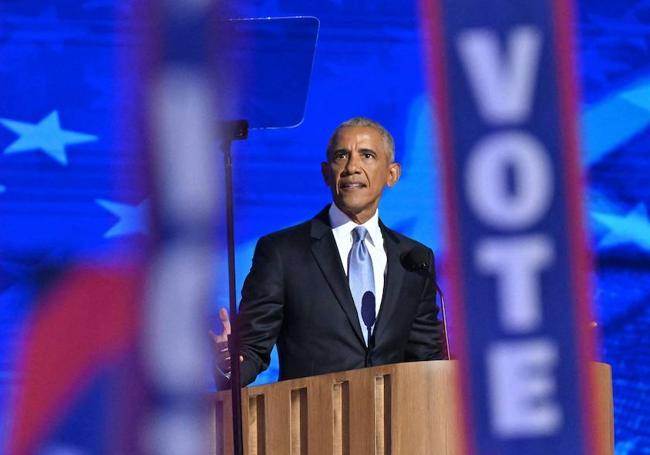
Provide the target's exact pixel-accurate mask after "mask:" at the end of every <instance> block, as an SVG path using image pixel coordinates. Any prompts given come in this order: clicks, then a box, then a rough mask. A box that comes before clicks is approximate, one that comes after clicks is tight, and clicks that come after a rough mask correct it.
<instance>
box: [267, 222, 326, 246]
mask: <svg viewBox="0 0 650 455" xmlns="http://www.w3.org/2000/svg"><path fill="white" fill-rule="evenodd" d="M312 221H313V220H311V219H310V220H307V221H303V222H302V223H299V224H294V225H293V226H289V227H286V228H282V229H280V230H278V231H274V232H270V233H268V234H266V235H264V236H262V237H261V239H269V240H273V241H283V240H291V239H296V238H301V237H303V236H306V235H309V232H310V230H311V224H312Z"/></svg>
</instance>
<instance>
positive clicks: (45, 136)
mask: <svg viewBox="0 0 650 455" xmlns="http://www.w3.org/2000/svg"><path fill="white" fill-rule="evenodd" d="M0 123H1V124H2V125H4V126H5V127H7V128H9V129H10V130H11V131H13V132H14V133H16V134H18V136H19V137H18V139H16V140H15V141H14V142H13V143H12V144H11V145H9V146H8V147H7V148H6V149H5V151H4V152H5V153H24V152H30V151H33V150H41V151H43V152H45V153H46V154H48V155H49V156H51V157H52V158H54V159H55V160H56V161H58V162H59V163H61V164H63V165H64V166H65V165H66V164H67V163H68V157H67V155H66V150H65V147H66V145H71V144H81V143H84V142H93V141H96V140H97V136H93V135H92V134H84V133H78V132H76V131H68V130H64V129H61V124H60V123H59V113H58V112H57V111H52V112H51V113H50V114H49V115H48V116H47V117H45V118H44V119H43V120H41V121H40V122H38V123H36V124H34V123H24V122H18V121H15V120H9V119H0Z"/></svg>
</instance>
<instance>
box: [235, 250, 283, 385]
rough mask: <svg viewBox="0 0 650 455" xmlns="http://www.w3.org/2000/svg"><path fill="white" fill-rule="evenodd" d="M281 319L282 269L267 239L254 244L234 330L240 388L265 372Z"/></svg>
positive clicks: (276, 253)
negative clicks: (241, 360)
mask: <svg viewBox="0 0 650 455" xmlns="http://www.w3.org/2000/svg"><path fill="white" fill-rule="evenodd" d="M283 316H284V267H283V264H282V260H281V257H280V254H279V252H278V251H277V248H275V246H274V245H273V241H272V240H271V238H269V237H262V238H260V240H259V241H258V242H257V246H256V247H255V253H254V255H253V265H252V267H251V271H250V272H249V274H248V276H247V277H246V281H245V282H244V286H243V288H242V300H241V304H240V306H239V315H238V318H237V327H238V333H239V337H240V338H239V339H240V349H241V351H240V352H241V355H242V356H243V358H244V360H243V362H242V364H241V382H242V385H248V384H250V383H251V382H253V381H254V380H255V378H256V377H257V375H258V374H259V373H260V372H262V371H264V370H266V369H267V368H268V366H269V363H270V361H271V350H272V349H273V346H274V345H275V342H276V340H277V338H278V334H279V333H280V329H281V328H282V322H283Z"/></svg>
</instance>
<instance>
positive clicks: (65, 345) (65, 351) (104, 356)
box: [8, 268, 140, 455]
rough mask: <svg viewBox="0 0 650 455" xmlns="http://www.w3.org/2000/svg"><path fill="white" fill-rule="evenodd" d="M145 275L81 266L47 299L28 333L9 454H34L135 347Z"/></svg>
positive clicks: (44, 300)
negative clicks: (105, 370)
mask: <svg viewBox="0 0 650 455" xmlns="http://www.w3.org/2000/svg"><path fill="white" fill-rule="evenodd" d="M139 275H140V274H139V273H138V272H137V271H136V270H133V269H130V270H129V269H110V270H109V269H100V268H84V269H82V268H77V269H75V270H73V271H71V272H70V273H69V274H68V275H67V276H66V277H65V279H64V281H62V282H60V283H59V284H58V285H56V286H55V288H53V289H52V290H51V291H50V292H48V294H47V295H46V296H45V298H44V299H43V302H42V303H41V307H40V309H39V310H38V311H37V313H36V315H35V319H34V321H33V323H32V324H31V325H30V327H29V329H28V333H27V341H26V345H25V350H24V352H23V355H22V359H21V362H22V368H20V369H19V371H20V375H21V377H22V378H23V386H22V387H21V389H20V390H19V391H18V393H17V396H16V397H15V400H14V404H15V406H14V408H13V409H14V416H13V417H14V418H13V420H12V431H11V433H10V434H11V439H10V441H9V444H10V447H9V448H10V450H9V452H8V453H11V454H14V455H22V454H29V453H32V452H33V451H34V450H35V449H36V448H37V447H38V444H39V443H41V442H42V440H43V438H45V437H47V435H48V431H51V430H52V429H53V428H54V427H55V426H56V424H57V423H58V422H59V421H60V420H61V419H62V418H63V416H64V414H65V412H66V410H67V409H68V408H69V407H70V406H71V405H72V404H73V403H74V399H75V397H77V396H78V395H79V391H80V390H82V389H83V385H84V384H88V383H89V382H90V380H91V379H92V377H93V375H94V374H96V373H97V370H98V367H101V366H104V365H106V363H108V362H111V361H113V360H115V359H117V358H118V357H119V355H120V354H121V353H124V352H125V351H126V350H127V349H128V348H129V347H130V346H131V345H132V343H133V342H134V339H135V334H136V323H137V317H136V315H137V311H138V305H137V302H138V293H139V292H138V288H139V286H138V283H139V281H140V276H139Z"/></svg>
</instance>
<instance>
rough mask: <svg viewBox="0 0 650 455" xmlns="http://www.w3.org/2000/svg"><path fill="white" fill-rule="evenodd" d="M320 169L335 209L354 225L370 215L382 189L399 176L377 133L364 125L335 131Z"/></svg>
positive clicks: (379, 134)
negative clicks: (353, 222)
mask: <svg viewBox="0 0 650 455" xmlns="http://www.w3.org/2000/svg"><path fill="white" fill-rule="evenodd" d="M321 170H322V172H323V178H324V179H325V183H327V185H328V186H329V187H330V190H331V191H332V198H333V199H334V202H335V203H336V205H337V207H338V208H340V209H341V210H342V211H343V212H344V213H345V214H347V215H348V216H349V217H350V218H351V219H352V220H353V221H355V222H357V223H364V222H366V221H367V220H368V219H370V218H371V217H372V215H374V213H375V211H376V210H377V207H378V206H379V199H380V198H381V194H382V192H383V191H384V187H385V186H386V185H388V186H393V185H394V184H395V183H396V182H397V180H398V179H399V176H400V166H399V164H397V163H391V162H390V161H389V159H388V153H387V150H386V144H385V142H384V139H383V138H382V135H381V133H380V132H379V131H377V130H376V129H375V128H372V127H366V126H348V127H345V128H343V129H341V130H339V133H338V135H337V137H336V139H335V141H334V144H333V147H331V149H330V152H329V156H328V161H326V162H323V163H322V164H321Z"/></svg>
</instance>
